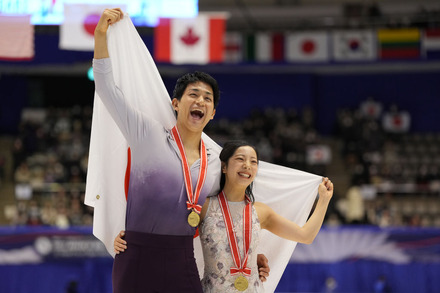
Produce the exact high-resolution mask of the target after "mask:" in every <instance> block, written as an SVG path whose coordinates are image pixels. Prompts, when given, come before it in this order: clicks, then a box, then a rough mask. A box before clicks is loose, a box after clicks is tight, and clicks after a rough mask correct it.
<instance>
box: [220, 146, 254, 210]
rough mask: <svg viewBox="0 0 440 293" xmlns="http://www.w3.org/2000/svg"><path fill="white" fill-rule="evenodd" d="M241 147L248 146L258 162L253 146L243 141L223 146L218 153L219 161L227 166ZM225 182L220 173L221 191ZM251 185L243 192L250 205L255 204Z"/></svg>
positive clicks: (223, 176)
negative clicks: (250, 202) (252, 150)
mask: <svg viewBox="0 0 440 293" xmlns="http://www.w3.org/2000/svg"><path fill="white" fill-rule="evenodd" d="M242 146H250V147H251V148H253V149H254V151H255V153H256V154H257V160H258V151H257V149H256V148H255V147H254V146H253V145H251V144H249V143H247V142H246V141H243V140H233V141H228V142H226V143H225V144H224V146H223V149H222V151H221V152H220V161H221V162H222V163H224V164H226V166H227V165H228V161H229V159H230V158H231V157H232V156H233V155H234V153H235V151H236V150H237V149H238V148H240V147H242ZM225 182H226V176H225V174H224V173H223V172H221V176H220V190H223V188H224V187H225ZM253 185H254V182H251V184H249V186H248V187H246V191H245V194H246V195H247V196H249V198H250V199H251V201H252V203H254V202H255V198H254V194H253V192H252V187H253Z"/></svg>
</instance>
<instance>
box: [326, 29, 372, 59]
mask: <svg viewBox="0 0 440 293" xmlns="http://www.w3.org/2000/svg"><path fill="white" fill-rule="evenodd" d="M332 41H333V42H332V43H333V58H334V60H336V61H354V60H375V59H376V56H377V45H376V44H377V43H376V35H375V32H374V31H373V30H357V31H335V32H333V34H332Z"/></svg>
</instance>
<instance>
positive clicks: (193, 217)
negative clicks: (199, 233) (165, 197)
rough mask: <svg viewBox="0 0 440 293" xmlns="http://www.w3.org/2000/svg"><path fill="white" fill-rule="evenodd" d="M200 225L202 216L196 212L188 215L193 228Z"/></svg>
mask: <svg viewBox="0 0 440 293" xmlns="http://www.w3.org/2000/svg"><path fill="white" fill-rule="evenodd" d="M199 223H200V216H199V214H197V213H196V212H195V211H192V212H191V213H190V214H189V215H188V224H189V225H190V226H191V227H197V226H198V225H199Z"/></svg>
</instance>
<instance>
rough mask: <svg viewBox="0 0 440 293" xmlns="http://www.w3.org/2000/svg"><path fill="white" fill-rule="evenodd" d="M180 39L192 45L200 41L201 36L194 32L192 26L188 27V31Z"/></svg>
mask: <svg viewBox="0 0 440 293" xmlns="http://www.w3.org/2000/svg"><path fill="white" fill-rule="evenodd" d="M180 39H181V40H182V42H183V43H184V44H185V45H187V46H192V45H194V44H196V43H197V42H198V41H199V39H200V37H198V36H197V35H196V34H194V33H193V29H192V27H188V29H187V30H186V33H185V34H184V35H183V36H181V37H180Z"/></svg>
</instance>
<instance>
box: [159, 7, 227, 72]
mask: <svg viewBox="0 0 440 293" xmlns="http://www.w3.org/2000/svg"><path fill="white" fill-rule="evenodd" d="M226 17H227V14H225V13H215V14H213V13H206V14H202V13H200V14H199V15H198V16H197V17H195V18H172V19H169V18H162V19H160V20H159V25H158V26H157V27H156V28H155V32H154V57H155V59H156V61H158V62H170V63H174V64H207V63H215V62H222V61H223V47H224V46H223V38H224V33H225V20H226Z"/></svg>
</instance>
